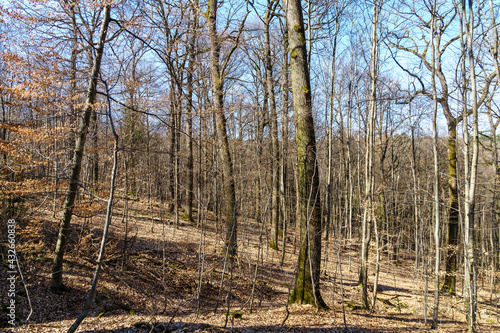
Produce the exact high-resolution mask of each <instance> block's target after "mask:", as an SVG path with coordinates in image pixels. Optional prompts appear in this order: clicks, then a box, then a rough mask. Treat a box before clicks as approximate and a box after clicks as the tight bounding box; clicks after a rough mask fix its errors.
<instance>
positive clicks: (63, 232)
mask: <svg viewBox="0 0 500 333" xmlns="http://www.w3.org/2000/svg"><path fill="white" fill-rule="evenodd" d="M110 7H111V6H110V5H106V6H105V7H104V14H103V21H102V24H101V30H100V32H99V40H98V42H97V48H96V56H95V59H94V63H93V65H92V73H91V77H90V80H89V85H88V89H87V98H86V101H85V112H84V114H83V117H82V120H81V123H80V127H79V129H78V135H77V138H76V143H75V149H74V153H73V163H72V166H71V172H70V179H69V184H68V190H67V192H66V199H65V201H64V207H63V217H62V220H61V224H60V226H59V234H58V237H57V244H56V249H55V252H54V260H53V263H52V279H51V288H52V289H54V290H63V289H64V284H63V281H62V278H63V274H62V273H63V272H62V266H63V258H64V252H65V250H66V244H67V241H68V237H69V234H70V232H71V228H70V222H71V217H72V215H73V208H74V204H75V197H76V194H77V192H78V186H79V184H78V180H79V178H80V171H81V168H82V158H83V150H84V147H85V139H86V136H87V132H88V128H89V123H90V117H91V115H92V113H93V112H95V110H94V103H95V99H96V93H97V77H98V76H99V70H100V68H101V59H102V55H103V50H104V43H105V40H106V33H107V31H108V25H109V22H110V20H111V19H110V10H111V8H110Z"/></svg>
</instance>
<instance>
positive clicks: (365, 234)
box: [359, 1, 380, 309]
mask: <svg viewBox="0 0 500 333" xmlns="http://www.w3.org/2000/svg"><path fill="white" fill-rule="evenodd" d="M379 13H380V5H379V4H378V1H374V2H373V18H372V23H373V26H372V38H371V42H372V46H371V69H370V80H371V88H370V103H369V108H370V109H369V112H368V124H367V126H368V128H367V130H366V160H365V161H366V166H365V193H364V203H363V205H364V213H363V225H362V235H361V241H362V243H361V271H360V277H359V280H360V282H361V285H362V293H361V297H362V303H363V305H362V306H363V308H365V309H369V308H370V302H369V300H368V253H369V245H370V238H371V228H372V224H373V223H375V221H374V218H375V217H374V212H373V188H374V174H373V162H374V156H373V155H374V154H373V153H374V139H375V117H376V113H377V76H378V34H377V29H378V28H377V26H378V16H379Z"/></svg>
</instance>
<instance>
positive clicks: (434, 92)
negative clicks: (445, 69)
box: [429, 0, 440, 329]
mask: <svg viewBox="0 0 500 333" xmlns="http://www.w3.org/2000/svg"><path fill="white" fill-rule="evenodd" d="M435 28H436V0H434V3H433V5H432V23H431V32H430V34H431V35H430V37H429V38H430V42H431V50H432V69H433V70H432V100H433V110H434V113H433V117H432V141H433V145H432V151H433V155H434V186H433V187H434V243H435V246H436V247H435V249H436V257H435V266H434V275H435V286H434V311H433V314H432V327H431V328H433V329H436V328H437V325H438V314H439V261H440V258H439V254H440V253H439V251H440V250H439V245H440V244H439V228H440V214H439V165H438V138H439V136H438V132H437V112H438V107H437V89H436V70H435V69H436V49H435V45H434V29H435Z"/></svg>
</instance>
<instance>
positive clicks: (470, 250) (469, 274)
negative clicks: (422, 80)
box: [461, 0, 479, 333]
mask: <svg viewBox="0 0 500 333" xmlns="http://www.w3.org/2000/svg"><path fill="white" fill-rule="evenodd" d="M464 20H465V0H464V1H462V12H461V22H463V21H464ZM462 31H463V30H462ZM473 33H474V16H473V10H472V0H469V18H468V20H467V23H466V36H467V48H466V50H465V51H466V52H467V56H468V60H469V70H470V81H471V82H470V83H471V89H472V91H471V96H472V129H473V135H472V160H469V149H470V142H469V131H468V127H467V126H468V123H467V101H466V100H465V99H464V101H463V103H464V112H465V114H464V116H463V118H464V119H463V121H464V143H465V147H466V148H465V153H464V154H465V161H464V164H465V200H464V208H465V215H464V224H465V228H464V245H465V277H464V298H465V304H466V307H467V331H468V332H469V333H473V332H476V331H477V328H476V308H477V281H476V262H475V256H474V247H475V243H474V242H475V240H474V231H475V230H474V208H475V199H476V177H477V164H478V155H479V131H478V114H477V85H476V72H475V68H474V66H475V63H474V62H475V60H474V54H473V50H472V46H473V43H472V42H473ZM463 61H464V62H465V57H464V59H463ZM464 67H465V64H464ZM464 70H465V68H464ZM464 75H465V73H464ZM466 87H467V85H466V84H465V81H464V86H463V88H462V89H463V90H464V96H465V95H466ZM469 161H470V170H469Z"/></svg>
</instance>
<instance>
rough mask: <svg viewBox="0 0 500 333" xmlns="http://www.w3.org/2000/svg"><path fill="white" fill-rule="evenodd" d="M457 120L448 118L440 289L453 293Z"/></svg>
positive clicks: (455, 229) (456, 250) (455, 233)
mask: <svg viewBox="0 0 500 333" xmlns="http://www.w3.org/2000/svg"><path fill="white" fill-rule="evenodd" d="M456 144H457V121H456V120H455V119H448V195H449V203H448V204H449V208H448V237H447V239H446V276H445V278H444V283H443V286H442V287H441V289H442V290H446V291H447V292H448V293H449V294H451V295H454V294H455V285H456V276H455V274H456V271H457V252H458V188H457V147H456Z"/></svg>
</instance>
